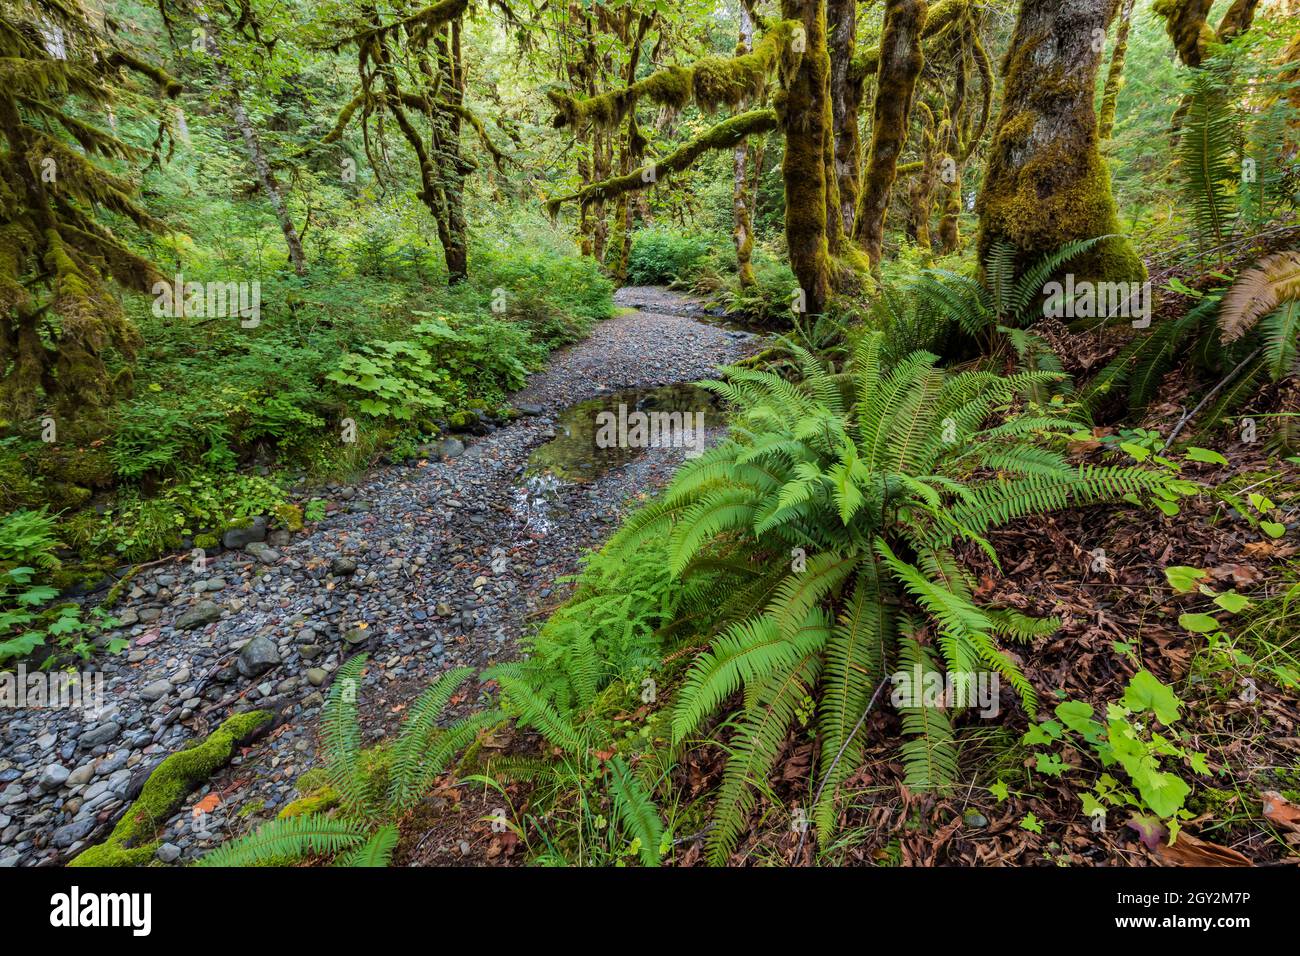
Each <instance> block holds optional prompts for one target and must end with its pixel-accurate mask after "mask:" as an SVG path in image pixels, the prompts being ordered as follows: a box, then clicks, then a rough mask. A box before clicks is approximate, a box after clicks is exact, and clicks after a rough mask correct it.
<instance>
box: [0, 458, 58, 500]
mask: <svg viewBox="0 0 1300 956" xmlns="http://www.w3.org/2000/svg"><path fill="white" fill-rule="evenodd" d="M46 500H47V499H46V498H45V492H44V489H43V488H42V487H41V481H40V480H39V479H36V478H32V477H31V476H30V475H28V474H27V470H26V469H25V468H24V467H23V464H22V461H21V460H20V459H19V457H18V456H17V455H16V454H13V453H11V452H9V451H7V450H5V449H0V511H15V510H17V509H19V508H23V507H28V506H31V505H37V504H40V503H42V502H44V501H46Z"/></svg>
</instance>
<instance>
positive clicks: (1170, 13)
mask: <svg viewBox="0 0 1300 956" xmlns="http://www.w3.org/2000/svg"><path fill="white" fill-rule="evenodd" d="M1212 6H1214V0H1156V2H1155V3H1154V4H1152V6H1151V9H1152V10H1153V11H1154V12H1155V14H1156V15H1157V16H1159V17H1161V18H1162V19H1163V20H1164V21H1165V32H1166V33H1168V34H1169V39H1170V40H1172V41H1173V44H1174V50H1175V52H1177V54H1178V58H1179V59H1180V60H1182V61H1183V63H1185V64H1186V65H1188V66H1191V67H1197V66H1200V65H1201V60H1202V58H1204V56H1205V48H1206V47H1207V46H1208V45H1209V44H1211V43H1213V42H1214V31H1213V30H1212V29H1210V25H1209V24H1208V23H1207V22H1206V17H1208V16H1209V14H1210V7H1212Z"/></svg>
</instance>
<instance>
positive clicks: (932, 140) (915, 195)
mask: <svg viewBox="0 0 1300 956" xmlns="http://www.w3.org/2000/svg"><path fill="white" fill-rule="evenodd" d="M918 108H919V109H920V110H921V168H920V170H918V171H917V172H916V173H914V174H913V175H912V178H911V179H910V180H909V181H908V184H907V222H906V224H905V226H904V229H905V231H906V233H907V238H909V239H911V240H912V242H913V243H914V244H915V245H916V246H917V247H918V248H920V249H921V250H923V251H925V252H930V251H931V245H930V213H931V211H932V210H933V208H934V188H935V185H936V184H937V183H938V179H939V162H940V153H939V139H938V137H937V136H936V133H935V128H934V114H933V112H932V111H931V110H930V108H929V107H927V106H926V105H925V104H918Z"/></svg>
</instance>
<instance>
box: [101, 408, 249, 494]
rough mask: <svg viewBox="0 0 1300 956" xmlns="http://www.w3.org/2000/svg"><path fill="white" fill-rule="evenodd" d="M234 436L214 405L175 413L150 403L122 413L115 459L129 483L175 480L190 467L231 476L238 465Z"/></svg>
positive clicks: (116, 436)
mask: <svg viewBox="0 0 1300 956" xmlns="http://www.w3.org/2000/svg"><path fill="white" fill-rule="evenodd" d="M231 436H232V428H231V424H230V421H229V419H228V418H227V416H226V414H225V412H224V411H223V410H222V409H221V408H220V407H214V406H213V405H212V404H211V403H210V402H205V403H202V404H200V403H199V400H198V399H192V400H191V402H189V403H187V404H186V405H185V406H183V407H170V406H167V405H162V404H159V403H158V402H155V401H152V400H148V399H145V400H141V401H137V402H132V403H131V404H129V405H126V406H124V407H123V408H122V409H121V416H120V418H119V421H118V426H117V431H116V433H115V434H114V436H113V447H112V451H111V452H110V454H111V457H112V459H113V465H114V467H115V468H116V470H117V474H118V475H119V476H120V477H122V478H125V479H128V480H138V479H140V478H142V477H144V476H146V475H160V474H161V475H175V474H178V473H180V472H181V471H183V470H185V468H186V466H187V465H201V466H202V467H204V468H207V469H213V470H220V471H229V470H230V469H232V468H233V467H234V466H235V463H236V459H235V454H234V452H233V451H232V450H231V447H230V442H231Z"/></svg>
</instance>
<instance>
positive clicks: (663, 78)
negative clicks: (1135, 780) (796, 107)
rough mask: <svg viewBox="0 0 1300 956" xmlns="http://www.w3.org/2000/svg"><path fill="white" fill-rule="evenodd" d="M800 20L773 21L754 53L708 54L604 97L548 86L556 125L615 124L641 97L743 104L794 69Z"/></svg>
mask: <svg viewBox="0 0 1300 956" xmlns="http://www.w3.org/2000/svg"><path fill="white" fill-rule="evenodd" d="M798 27H799V23H798V22H797V21H794V20H783V21H781V22H779V23H776V24H774V25H772V27H771V28H769V29H768V31H767V32H766V33H765V34H764V35H763V38H762V39H761V40H759V41H758V43H756V44H755V45H754V49H753V52H750V53H744V54H740V55H738V56H732V57H705V58H703V59H701V60H698V61H697V62H695V63H694V64H692V65H691V66H676V65H674V66H667V67H664V68H663V69H661V70H656V71H655V72H654V73H651V74H650V75H649V76H647V77H645V78H644V79H641V80H638V81H637V82H635V83H633V84H631V85H630V86H628V87H625V88H624V89H620V90H612V91H610V92H608V93H602V94H600V95H599V96H591V97H587V98H585V99H577V98H576V97H573V96H570V95H569V94H567V93H562V92H559V91H558V90H549V91H547V94H546V95H547V96H548V97H549V98H550V100H551V103H552V104H554V106H555V108H556V109H557V110H558V115H557V116H556V117H555V125H556V126H557V127H564V126H572V127H574V128H575V129H578V130H582V129H584V128H586V127H588V126H594V127H596V128H599V129H610V128H612V127H614V126H617V125H618V124H619V123H621V122H622V121H623V119H624V117H626V116H627V114H628V111H629V110H631V109H632V108H633V107H634V106H636V104H637V102H638V101H640V100H643V99H644V100H649V101H651V102H654V103H658V104H659V105H661V106H666V107H668V108H669V109H673V110H679V109H682V108H683V107H685V106H687V105H688V104H689V103H691V101H692V100H694V101H695V102H696V103H698V104H699V105H700V106H701V107H702V108H703V109H705V110H713V109H716V108H717V107H718V106H721V105H723V104H726V105H728V106H731V107H736V106H739V105H740V104H741V103H742V102H743V101H745V100H747V99H753V98H755V97H757V96H758V95H759V94H760V93H761V92H762V91H763V87H764V86H765V85H766V82H767V79H768V78H769V77H770V76H772V75H773V74H774V73H776V72H777V71H778V70H779V71H780V73H781V74H782V75H788V74H789V73H791V72H793V70H794V69H795V67H796V66H797V64H798V57H799V54H798V53H797V52H796V51H794V49H793V44H792V43H791V40H792V38H793V36H794V31H795V30H796V29H797V28H798Z"/></svg>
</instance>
